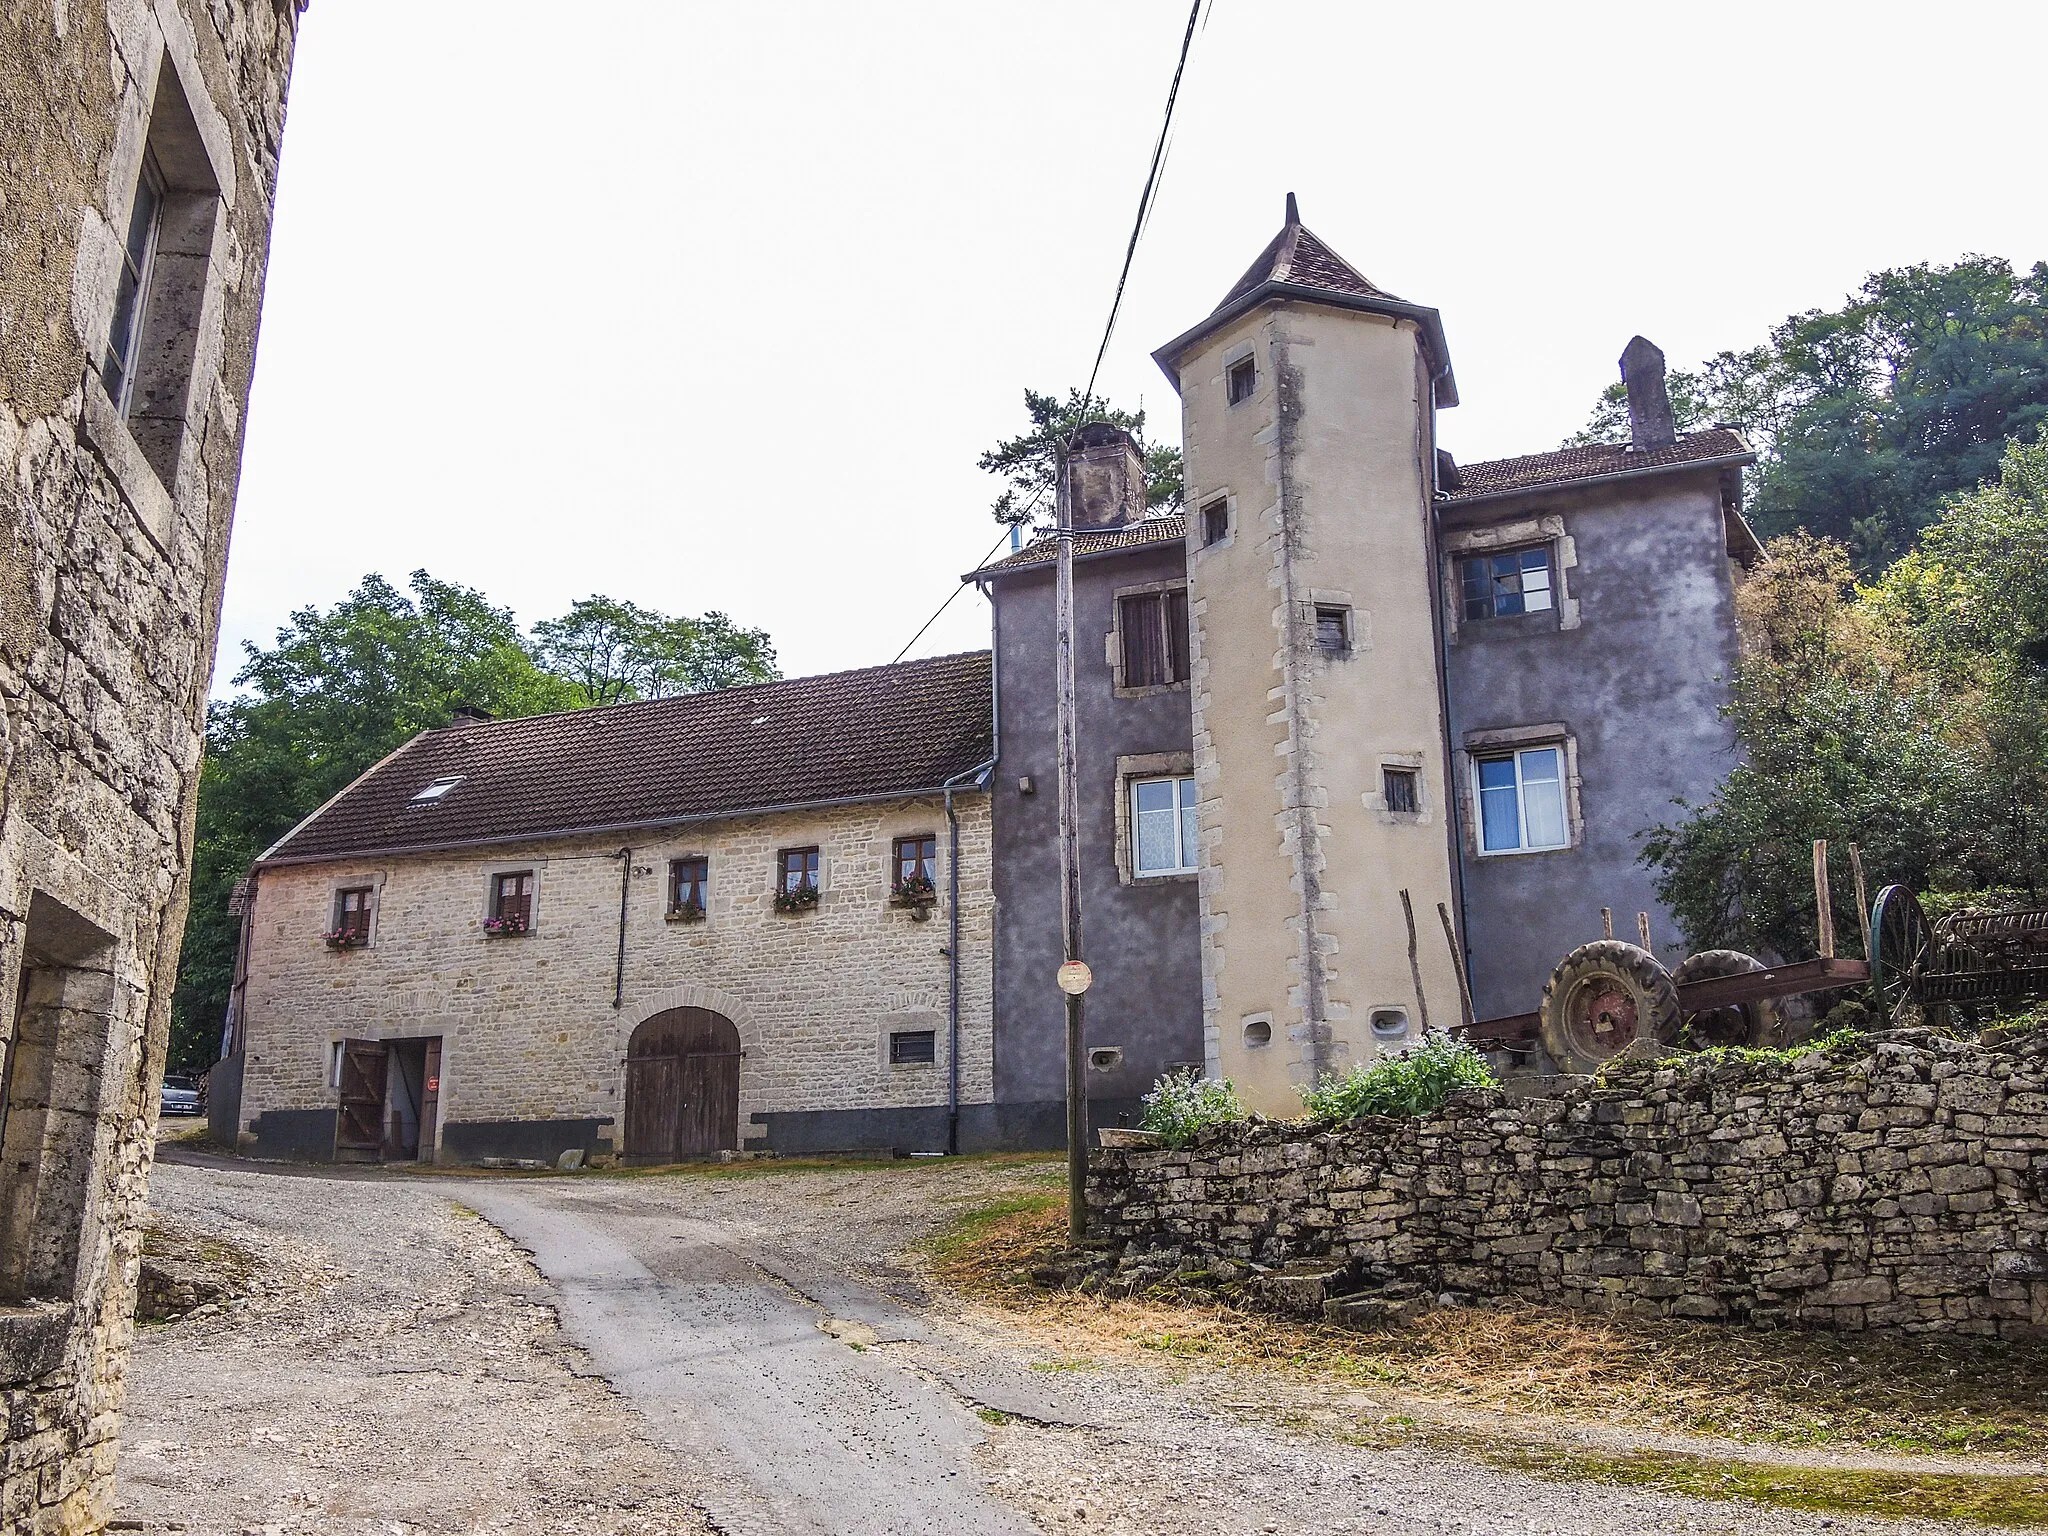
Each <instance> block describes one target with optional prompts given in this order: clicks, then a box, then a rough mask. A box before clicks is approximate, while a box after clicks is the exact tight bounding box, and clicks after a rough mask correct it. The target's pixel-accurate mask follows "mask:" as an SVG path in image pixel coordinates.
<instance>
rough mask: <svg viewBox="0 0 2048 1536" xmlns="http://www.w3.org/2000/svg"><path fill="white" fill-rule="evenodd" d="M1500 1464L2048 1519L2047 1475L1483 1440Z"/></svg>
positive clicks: (1879, 1507)
mask: <svg viewBox="0 0 2048 1536" xmlns="http://www.w3.org/2000/svg"><path fill="white" fill-rule="evenodd" d="M1478 1449H1479V1452H1480V1454H1481V1455H1482V1456H1483V1457H1484V1458H1485V1459H1486V1460H1487V1461H1489V1462H1491V1463H1492V1464H1493V1465H1494V1466H1497V1467H1502V1468H1505V1469H1507V1470H1509V1471H1513V1472H1527V1473H1530V1474H1531V1475H1533V1476H1536V1477H1541V1478H1548V1479H1551V1480H1554V1481H1560V1482H1595V1483H1608V1484H1612V1485H1614V1486H1617V1487H1625V1488H1651V1489H1655V1490H1656V1491H1658V1492H1660V1493H1676V1494H1684V1495H1688V1496H1690V1497H1692V1498H1703V1499H1750V1500H1754V1501H1755V1502H1757V1503H1759V1504H1772V1505H1777V1506H1779V1507H1780V1508H1785V1509H1805V1510H1826V1511H1829V1512H1831V1513H1838V1514H1856V1515H1877V1516H1880V1517H1883V1518H1886V1519H1895V1520H1906V1519H1911V1520H1966V1521H1970V1522H1972V1523H1974V1524H1978V1525H2018V1526H2029V1525H2040V1524H2043V1523H2048V1477H2042V1476H2010V1475H1995V1474H1994V1475H1977V1474H1969V1473H1943V1472H1894V1471H1863V1470H1859V1469H1854V1468H1845V1467H1789V1466H1779V1465H1775V1464H1773V1463H1770V1462H1761V1461H1728V1460H1722V1459H1720V1458H1716V1457H1710V1456H1688V1455H1685V1454H1683V1453H1680V1452H1677V1451H1624V1452H1607V1451H1595V1450H1589V1449H1586V1448H1584V1447H1578V1446H1571V1447H1566V1446H1515V1447H1510V1448H1500V1447H1484V1446H1482V1447H1479V1448H1478Z"/></svg>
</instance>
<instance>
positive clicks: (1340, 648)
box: [1316, 606, 1351, 656]
mask: <svg viewBox="0 0 2048 1536" xmlns="http://www.w3.org/2000/svg"><path fill="white" fill-rule="evenodd" d="M1316 649H1317V650H1319V651H1321V652H1322V653H1323V654H1324V655H1325V656H1345V655H1349V654H1350V651H1351V610H1350V609H1349V608H1337V607H1331V606H1322V607H1318V608H1317V609H1316Z"/></svg>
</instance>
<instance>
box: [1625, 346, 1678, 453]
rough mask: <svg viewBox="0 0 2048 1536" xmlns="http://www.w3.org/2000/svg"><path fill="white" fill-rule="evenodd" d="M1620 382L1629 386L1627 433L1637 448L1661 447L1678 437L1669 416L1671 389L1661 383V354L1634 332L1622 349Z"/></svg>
mask: <svg viewBox="0 0 2048 1536" xmlns="http://www.w3.org/2000/svg"><path fill="white" fill-rule="evenodd" d="M1621 382H1622V383H1623V384H1624V385H1626V386H1627V387H1628V436H1629V442H1630V445H1631V446H1633V447H1636V448H1662V447H1665V446H1666V445H1668V444H1671V443H1675V442H1677V441H1678V429H1677V427H1675V426H1674V425H1673V424H1672V420H1671V391H1670V390H1669V388H1667V387H1666V385H1665V383H1664V354H1663V353H1662V352H1660V351H1658V350H1657V347H1656V345H1655V344H1654V343H1652V342H1649V341H1646V340H1644V339H1643V338H1642V337H1640V336H1637V337H1635V338H1634V339H1633V340H1631V341H1630V342H1629V344H1628V345H1627V346H1626V347H1624V348H1623V349H1622V353H1621Z"/></svg>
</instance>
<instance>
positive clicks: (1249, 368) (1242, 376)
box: [1223, 357, 1259, 405]
mask: <svg viewBox="0 0 2048 1536" xmlns="http://www.w3.org/2000/svg"><path fill="white" fill-rule="evenodd" d="M1223 382H1224V388H1225V391H1226V392H1227V393H1228V395H1229V397H1230V403H1231V404H1232V405H1242V404H1244V402H1245V401H1247V400H1249V399H1251V397H1252V392H1253V391H1254V390H1256V389H1257V388H1258V387H1259V365H1258V362H1257V360H1256V359H1254V358H1249V357H1241V358H1239V359H1238V360H1237V361H1236V362H1234V363H1232V364H1231V365H1230V366H1229V367H1228V368H1227V369H1225V370H1224V373H1223Z"/></svg>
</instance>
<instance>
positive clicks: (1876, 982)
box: [1870, 885, 1935, 1022]
mask: <svg viewBox="0 0 2048 1536" xmlns="http://www.w3.org/2000/svg"><path fill="white" fill-rule="evenodd" d="M1870 943H1871V956H1870V991H1871V995H1872V999H1873V1001H1875V1002H1876V1004H1877V1016H1878V1018H1879V1019H1881V1020H1884V1021H1887V1022H1889V1021H1892V1020H1895V1019H1897V1018H1898V1016H1899V1014H1900V1012H1901V1011H1902V1010H1903V1009H1904V1008H1905V1007H1906V1005H1907V1004H1909V1003H1913V1004H1919V1003H1920V1001H1921V998H1920V983H1921V978H1922V977H1923V976H1925V975H1926V973H1927V972H1928V971H1931V970H1932V969H1934V957H1935V942H1934V935H1933V931H1932V930H1931V929H1930V928H1929V927H1928V925H1927V918H1926V915H1925V914H1924V913H1922V912H1921V910H1920V902H1919V899H1918V898H1917V897H1915V896H1914V895H1913V893H1912V892H1911V891H1910V890H1908V889H1907V888H1906V887H1905V886H1903V885H1888V886H1886V887H1885V888H1884V889H1883V890H1881V891H1879V892H1878V893H1877V903H1876V905H1875V906H1874V907H1873V908H1872V909H1871V913H1870Z"/></svg>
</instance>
